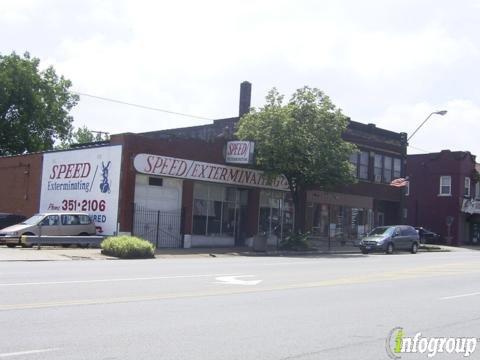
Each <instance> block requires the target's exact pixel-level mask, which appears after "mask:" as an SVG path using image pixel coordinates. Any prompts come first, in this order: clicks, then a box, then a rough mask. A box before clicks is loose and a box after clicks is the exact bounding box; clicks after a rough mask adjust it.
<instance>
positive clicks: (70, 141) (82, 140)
mask: <svg viewBox="0 0 480 360" xmlns="http://www.w3.org/2000/svg"><path fill="white" fill-rule="evenodd" d="M109 138H110V137H109V135H108V133H107V132H99V131H92V130H90V129H89V128H87V127H86V126H85V125H84V126H82V127H79V128H77V129H76V130H74V131H72V132H71V135H70V136H69V137H68V138H67V139H65V140H63V141H62V142H61V143H60V145H59V146H58V148H59V149H68V148H70V147H71V146H72V145H74V144H86V143H91V142H95V141H105V140H108V139H109Z"/></svg>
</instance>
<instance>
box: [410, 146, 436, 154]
mask: <svg viewBox="0 0 480 360" xmlns="http://www.w3.org/2000/svg"><path fill="white" fill-rule="evenodd" d="M408 147H409V148H412V149H415V150H420V151H423V152H425V153H430V152H432V151H430V150H425V149H421V148H418V147H415V146H411V145H408Z"/></svg>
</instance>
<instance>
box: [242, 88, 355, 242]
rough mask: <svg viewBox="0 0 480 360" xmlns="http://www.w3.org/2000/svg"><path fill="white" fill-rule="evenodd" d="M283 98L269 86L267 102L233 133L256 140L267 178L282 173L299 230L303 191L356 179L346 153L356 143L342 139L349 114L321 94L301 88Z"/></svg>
mask: <svg viewBox="0 0 480 360" xmlns="http://www.w3.org/2000/svg"><path fill="white" fill-rule="evenodd" d="M283 98H284V97H283V95H280V94H279V93H278V91H277V90H276V89H275V88H274V89H272V90H271V91H270V92H269V93H268V95H267V97H266V100H267V102H266V105H265V106H263V107H262V108H260V109H259V110H256V109H252V111H251V112H250V113H248V114H246V115H245V116H243V117H242V119H241V120H240V124H239V128H238V130H237V132H236V135H237V137H238V138H239V139H242V140H253V141H255V151H256V161H257V165H258V167H260V168H261V169H262V170H264V171H265V173H266V174H267V175H268V176H270V177H274V176H278V175H281V174H283V175H284V176H285V177H286V179H287V181H288V185H289V188H290V192H291V195H292V199H293V202H294V207H295V232H296V233H299V232H301V231H303V230H304V222H305V194H306V189H307V188H308V187H309V186H312V185H315V186H316V188H320V189H324V190H329V189H331V188H332V187H334V186H337V185H341V184H348V183H352V182H354V181H355V178H354V176H353V172H352V167H351V164H350V162H349V156H350V155H351V154H352V153H354V152H355V151H356V147H355V145H353V144H351V143H348V142H346V141H344V140H343V139H342V133H343V132H344V131H345V130H346V128H347V125H348V118H347V117H346V116H345V115H343V114H342V112H341V110H340V109H338V108H336V107H335V105H334V104H333V103H332V102H331V100H330V98H329V97H328V96H326V95H325V94H324V93H323V92H321V91H320V90H318V89H312V88H309V87H304V88H302V89H299V90H297V91H296V92H295V93H294V94H293V96H292V98H291V99H290V101H289V102H288V103H287V104H283Z"/></svg>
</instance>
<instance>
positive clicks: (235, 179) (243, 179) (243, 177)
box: [133, 154, 289, 190]
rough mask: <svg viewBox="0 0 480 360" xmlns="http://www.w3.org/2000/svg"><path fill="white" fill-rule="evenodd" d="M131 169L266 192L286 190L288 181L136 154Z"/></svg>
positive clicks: (259, 173) (219, 166) (181, 160)
mask: <svg viewBox="0 0 480 360" xmlns="http://www.w3.org/2000/svg"><path fill="white" fill-rule="evenodd" d="M133 166H134V167H135V170H137V171H138V172H140V173H143V174H151V175H159V176H170V177H177V178H182V179H192V180H201V181H211V182H216V183H222V184H232V185H240V186H255V187H261V188H267V189H277V190H288V189H289V188H288V182H287V179H286V178H285V177H284V176H279V177H277V178H275V179H273V181H269V180H268V179H267V177H266V176H265V175H264V174H263V172H262V171H258V170H252V169H245V168H239V167H233V166H225V165H221V164H211V163H204V162H200V161H194V160H184V159H177V158H171V157H166V156H160V155H149V154H138V155H137V156H135V159H134V160H133Z"/></svg>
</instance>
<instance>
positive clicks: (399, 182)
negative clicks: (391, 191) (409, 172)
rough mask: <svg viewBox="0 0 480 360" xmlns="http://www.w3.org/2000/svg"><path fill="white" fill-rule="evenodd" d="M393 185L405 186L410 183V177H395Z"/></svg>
mask: <svg viewBox="0 0 480 360" xmlns="http://www.w3.org/2000/svg"><path fill="white" fill-rule="evenodd" d="M390 185H391V186H395V187H404V186H407V185H408V178H398V179H393V180H392V182H391V183H390Z"/></svg>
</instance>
